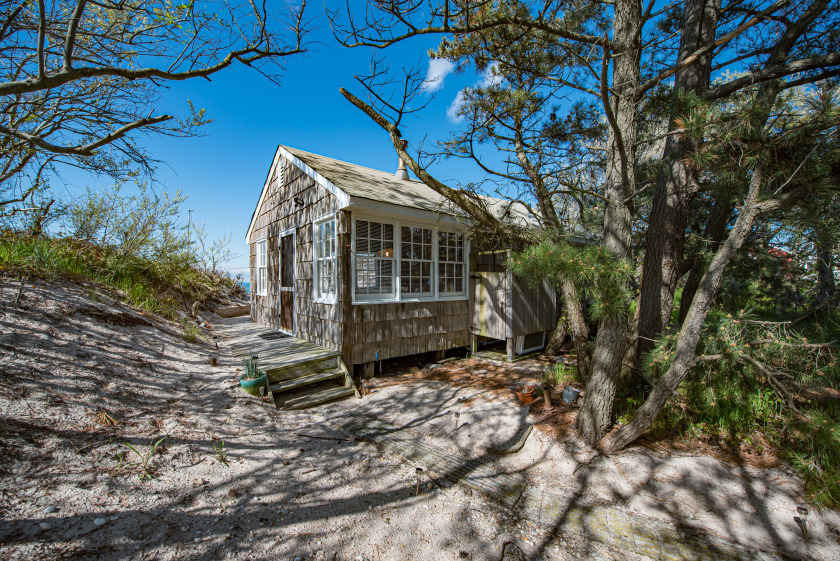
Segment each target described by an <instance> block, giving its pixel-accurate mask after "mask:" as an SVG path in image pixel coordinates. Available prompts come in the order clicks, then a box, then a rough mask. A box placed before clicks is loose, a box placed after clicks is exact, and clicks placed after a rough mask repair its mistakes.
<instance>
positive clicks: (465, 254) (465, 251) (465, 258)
mask: <svg viewBox="0 0 840 561" xmlns="http://www.w3.org/2000/svg"><path fill="white" fill-rule="evenodd" d="M441 234H459V235H460V236H461V237H462V241H463V246H462V248H461V251H462V255H461V261H448V260H447V261H441V260H440V235H441ZM434 247H435V266H436V267H437V269H436V270H435V275H434V279H435V282H436V283H437V285H436V286H435V291H436V292H437V294H438V295H439V296H440V297H443V298H446V297H463V296H464V295H466V293H467V268H468V267H469V243H468V240H467V235H466V234H465V233H463V232H457V231H454V230H438V231H437V232H435V240H434ZM442 264H443V265H447V264H451V265H463V266H464V267H463V269H462V271H463V274H462V275H461V287H462V288H461V290H454V291H442V290H440V266H441V265H442Z"/></svg>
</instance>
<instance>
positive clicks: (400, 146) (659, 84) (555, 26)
mask: <svg viewBox="0 0 840 561" xmlns="http://www.w3.org/2000/svg"><path fill="white" fill-rule="evenodd" d="M838 13H840V11H838V9H837V4H836V2H832V1H830V0H803V1H799V2H791V1H788V0H779V1H777V2H774V3H770V2H760V1H759V2H746V3H745V2H730V3H726V4H717V3H715V2H710V1H702V0H698V1H696V2H686V3H684V4H676V5H672V6H668V7H666V8H664V9H661V10H659V9H655V5H654V3H653V2H650V3H648V4H647V5H643V4H642V3H641V2H640V1H638V0H615V1H614V2H604V3H600V2H539V3H531V2H519V1H514V2H477V3H476V2H461V1H446V0H441V1H440V2H433V3H431V4H430V5H423V4H420V3H415V2H407V1H406V2H400V1H396V2H390V3H387V4H378V5H377V7H376V9H374V10H373V11H372V12H370V13H369V14H368V17H367V19H366V20H365V21H364V23H363V24H361V23H359V24H356V23H355V20H351V23H350V25H349V27H347V28H344V29H341V28H340V27H339V28H338V30H339V33H341V32H343V33H344V35H343V36H344V38H345V42H346V44H348V45H351V46H360V45H364V46H373V47H378V48H387V47H388V46H389V45H392V44H394V43H396V42H400V41H405V40H408V39H410V38H412V37H415V36H419V35H425V34H440V35H443V36H444V38H443V39H442V41H441V46H440V47H439V49H438V52H437V54H439V55H441V56H446V57H448V58H451V59H452V60H453V61H454V62H456V63H457V65H459V66H463V65H465V64H466V63H467V62H470V61H471V62H474V63H475V64H476V66H477V67H478V68H479V69H482V68H484V69H486V68H490V67H492V68H493V69H494V70H493V73H494V75H495V74H496V73H497V72H499V71H498V67H501V68H504V65H505V63H506V62H507V61H512V62H511V66H514V65H515V66H516V67H517V68H516V69H517V71H518V72H509V71H506V70H504V69H503V70H502V71H501V73H499V74H498V75H499V76H506V75H507V76H510V80H509V81H507V82H505V81H502V82H501V83H500V84H499V85H498V87H497V88H486V91H484V90H473V91H471V92H469V94H468V95H466V96H465V97H466V99H467V102H468V103H467V106H466V108H465V109H463V112H462V115H463V116H464V117H465V118H466V119H467V121H468V123H469V124H468V126H467V131H468V132H467V136H466V137H464V136H460V137H459V134H458V133H456V135H455V137H454V139H453V141H452V143H451V144H450V146H452V147H453V150H452V151H451V152H452V154H458V155H466V156H467V157H473V158H474V155H475V154H477V151H473V150H467V149H465V148H464V147H465V146H467V145H468V144H469V142H472V141H473V139H474V140H477V141H479V142H482V141H483V142H490V143H493V144H494V145H495V146H497V147H499V149H500V150H503V151H505V152H506V153H508V154H516V158H513V157H511V158H510V160H509V163H510V162H511V161H513V160H514V159H515V160H518V162H519V164H518V171H517V172H516V173H515V174H512V173H510V172H509V170H508V177H507V178H506V179H507V180H508V181H509V182H510V185H511V186H515V185H518V186H519V187H520V189H521V187H522V186H525V194H524V196H519V197H517V198H513V197H510V198H511V205H519V206H526V207H528V209H529V210H528V212H530V214H531V215H532V216H535V217H537V219H538V220H539V221H540V225H541V226H542V227H543V229H546V228H545V227H546V226H547V225H550V224H551V221H552V218H551V216H552V214H555V215H559V214H560V213H559V212H558V211H562V209H563V208H564V206H563V202H562V197H560V196H557V195H559V193H557V194H555V193H553V192H552V191H551V189H552V187H548V188H547V187H546V186H549V185H551V186H553V185H556V184H557V182H556V181H555V182H552V181H553V180H554V179H555V177H556V176H557V174H556V172H553V170H555V169H556V168H552V167H551V166H547V167H545V168H542V167H539V168H537V167H535V166H533V164H531V166H530V167H531V168H532V169H536V170H538V171H540V170H542V171H544V172H545V173H543V174H540V173H537V174H534V175H532V176H529V175H528V167H529V166H528V163H527V162H525V161H523V158H521V157H520V156H519V152H517V144H521V145H522V147H523V148H524V150H522V151H521V152H524V154H525V155H526V156H528V158H529V161H530V159H531V158H532V157H534V156H537V161H547V162H551V161H552V157H555V156H556V161H558V162H563V163H566V164H574V163H575V155H574V153H570V154H563V153H562V148H561V149H559V150H558V147H557V146H554V147H551V146H550V143H549V141H548V136H549V135H548V134H546V140H545V141H544V142H541V143H540V142H534V141H533V140H531V142H530V143H526V142H524V140H525V139H527V138H529V137H528V134H527V133H528V132H531V131H535V130H537V129H538V127H534V126H533V124H528V123H529V121H528V119H533V121H534V122H538V121H539V115H540V113H539V111H538V107H537V106H538V105H541V106H542V107H546V106H553V105H554V104H557V105H558V106H559V105H560V101H562V100H563V98H564V97H567V98H568V97H574V98H576V99H581V100H583V99H586V100H588V101H589V103H588V105H585V106H587V107H598V108H599V113H600V116H601V118H602V119H603V122H604V123H606V134H605V137H603V138H601V139H600V142H597V143H592V144H587V143H586V142H585V141H584V140H583V139H584V138H585V135H586V134H587V132H586V131H585V130H575V131H569V132H568V135H569V136H573V137H574V136H577V138H578V139H579V140H572V141H571V142H570V143H567V144H566V146H568V145H577V146H584V147H586V146H589V150H591V152H592V153H591V154H589V155H587V156H586V157H585V158H584V159H583V160H578V161H582V162H584V163H585V165H586V166H587V169H588V170H589V171H588V172H587V173H585V174H584V177H585V178H586V179H585V180H584V181H582V182H581V183H580V185H579V187H583V186H585V190H586V191H589V192H590V193H591V195H590V196H592V197H593V198H594V199H595V200H597V201H598V202H597V204H596V206H597V207H599V208H598V210H597V215H598V217H599V218H600V219H601V228H600V230H601V231H600V235H601V242H600V245H601V248H602V251H604V252H606V254H608V255H610V256H611V260H612V262H614V263H616V264H628V263H631V262H633V261H634V259H636V258H637V257H638V256H639V255H640V253H638V252H639V251H640V250H641V251H643V252H644V253H643V254H644V255H645V265H644V268H645V271H646V272H644V273H643V274H642V275H641V279H640V283H641V285H640V287H639V291H638V292H639V294H640V295H641V300H640V302H639V303H638V304H637V305H636V307H635V309H636V310H637V313H636V315H635V316H634V315H633V314H630V313H629V311H630V310H631V309H632V308H633V306H632V303H631V302H630V301H629V299H628V298H627V296H626V295H627V294H629V292H630V290H629V289H631V288H632V287H633V282H632V281H633V279H631V278H629V276H628V277H625V278H621V277H617V281H618V282H619V283H624V285H623V289H622V290H619V291H617V292H616V295H617V296H618V295H624V296H618V297H619V301H618V302H617V303H615V305H612V306H610V307H608V308H607V310H608V311H609V313H605V314H604V315H602V316H601V317H600V319H599V325H598V334H597V339H596V341H595V344H594V348H593V351H592V360H591V365H590V366H589V375H588V385H587V391H586V395H585V399H584V403H583V406H582V408H581V411H580V413H579V415H578V421H577V429H578V432H579V433H580V435H581V436H582V437H583V438H584V439H585V440H586V441H588V442H590V443H592V444H598V443H600V444H601V445H602V446H604V447H605V448H606V449H610V450H614V449H618V448H621V447H623V446H625V445H626V444H628V443H629V442H632V441H633V440H634V439H636V438H638V436H639V435H641V434H642V433H643V432H644V431H645V430H647V428H649V427H650V426H651V423H652V422H653V420H654V419H655V418H656V417H657V415H658V414H659V412H660V411H661V410H662V408H663V407H664V405H665V403H667V400H668V399H669V398H670V397H671V396H672V395H673V393H674V390H675V389H676V388H677V387H678V386H679V384H680V383H681V382H682V381H683V380H684V379H685V377H686V376H687V375H688V373H689V371H690V370H691V369H692V368H693V367H694V365H695V364H696V362H697V358H696V350H697V345H698V342H699V336H700V332H701V328H702V325H703V323H704V321H705V318H706V316H707V314H708V313H709V310H710V309H711V307H712V304H713V302H714V296H715V294H716V291H717V289H718V286H719V285H720V282H721V279H722V277H723V274H724V272H725V270H726V268H727V266H728V264H729V263H730V262H731V261H732V259H733V258H734V257H735V255H736V254H737V253H738V251H739V250H740V248H741V246H742V245H743V243H744V241H745V240H746V239H747V238H748V237H749V235H750V233H751V231H752V230H753V227H754V226H755V224H756V221H757V220H760V219H762V218H763V217H765V216H768V215H770V214H772V213H774V212H778V211H780V210H781V209H785V208H789V207H790V206H791V205H794V204H797V203H799V202H801V201H802V200H804V199H805V198H806V197H808V196H809V195H810V194H811V193H812V191H811V185H810V184H809V183H808V182H807V180H806V177H807V176H809V175H811V173H810V171H809V172H808V173H805V174H803V173H802V170H801V168H802V167H806V168H809V170H810V168H811V166H813V165H814V162H815V161H817V160H818V158H814V156H815V153H816V152H817V151H819V146H821V145H826V146H829V145H832V146H833V145H834V143H835V141H836V139H835V137H834V136H833V135H834V123H833V120H832V119H833V117H832V115H833V113H832V111H831V110H826V111H822V112H820V111H816V112H813V113H810V114H809V115H807V116H805V117H802V116H798V117H796V118H788V116H787V115H786V114H785V110H786V106H785V105H784V102H785V100H784V96H783V95H782V94H784V92H785V91H787V90H788V89H791V88H795V87H796V86H801V85H803V84H811V83H820V82H824V81H827V80H831V79H833V78H834V77H836V76H837V75H838V74H840V52H838V51H840V48H838V35H837V33H836V29H837V23H838V22H837V14H838ZM336 23H338V21H337V20H336ZM744 68H746V72H744V73H743V74H742V75H736V74H734V72H735V71H741V70H742V69H744ZM720 70H729V71H732V72H733V74H732V75H730V79H728V80H725V81H722V82H720V83H709V76H710V74H711V72H712V71H720ZM672 80H673V81H672ZM362 83H363V85H364V86H366V88H367V90H368V92H369V94H370V95H369V98H368V100H369V102H370V103H366V102H364V101H362V100H361V99H360V98H358V97H357V96H354V95H352V94H351V93H349V92H347V91H346V90H342V91H343V93H344V95H345V97H346V98H347V99H348V100H349V101H350V102H351V103H353V104H354V105H356V106H357V107H358V108H359V109H361V110H362V111H364V112H365V113H366V114H367V115H369V116H370V117H371V118H372V119H373V120H374V121H375V122H376V123H378V124H379V125H380V126H381V127H382V128H383V129H384V130H385V131H386V132H388V133H389V135H390V137H391V140H392V142H393V144H394V147H395V149H396V150H397V151H398V153H399V154H400V157H402V158H403V159H404V160H405V161H406V162H407V165H408V166H409V167H410V169H411V170H412V171H413V172H414V173H415V174H416V175H417V176H418V178H420V179H421V180H422V181H424V182H425V183H426V184H427V185H429V186H430V187H432V188H433V189H435V190H436V191H437V192H439V193H441V194H442V195H444V196H446V197H448V198H449V199H450V200H451V201H452V202H453V204H455V205H456V206H458V207H459V208H460V209H461V210H463V211H464V212H466V213H467V214H469V215H470V216H471V217H472V218H473V220H474V221H475V223H476V225H477V226H478V227H480V228H484V229H487V230H490V231H493V232H496V233H502V234H504V235H507V237H508V239H509V240H511V241H513V242H518V243H523V244H532V243H534V242H535V241H537V240H539V239H542V236H541V235H539V234H537V233H536V232H529V231H523V229H522V228H520V227H517V225H516V224H512V223H509V222H505V221H504V220H502V221H500V220H498V219H497V216H498V215H497V214H494V213H493V212H491V211H490V209H488V208H486V207H485V206H482V204H481V202H480V199H479V198H478V197H476V196H475V194H474V193H471V192H464V191H461V190H457V189H452V188H451V187H450V186H448V185H445V184H444V183H442V182H440V181H438V180H437V179H435V178H434V177H433V175H432V174H431V173H430V172H429V169H428V167H427V166H425V165H423V163H422V158H421V157H420V156H422V153H421V152H420V151H414V153H410V152H409V150H408V146H407V143H405V142H404V140H403V138H402V137H403V135H402V131H401V130H400V127H403V128H404V127H405V125H404V124H403V117H404V116H405V113H406V112H405V108H406V107H407V104H408V102H409V101H410V100H411V99H412V95H411V94H409V95H408V96H406V97H404V103H402V104H400V103H399V102H397V103H393V102H390V103H388V104H383V103H381V101H382V100H383V97H382V96H381V95H379V94H380V91H379V90H380V89H381V88H379V87H378V85H381V84H382V83H383V81H382V80H381V79H375V78H374V79H367V80H362ZM532 84H533V85H534V87H533V88H532V87H531V85H532ZM523 86H524V87H523ZM558 86H562V87H558ZM503 89H508V90H509V91H508V92H503V91H502V90H503ZM780 96H782V97H781V98H780ZM514 101H515V102H516V103H518V106H517V105H516V104H515V103H512V102H514ZM565 105H566V107H569V105H570V104H565ZM508 107H513V108H515V109H516V111H513V112H511V113H509V114H507V113H501V114H500V113H499V110H500V109H506V108H508ZM517 115H519V116H521V117H524V118H522V119H521V122H522V126H520V127H518V128H519V129H520V130H521V133H520V134H519V136H517V126H514V127H513V128H511V127H510V126H509V124H508V123H514V125H515V124H516V118H517ZM498 116H501V117H503V119H501V120H500V119H498V118H497V117H498ZM504 119H507V121H505V120H504ZM562 120H566V121H568V122H573V121H574V120H573V119H572V117H571V115H568V116H567V117H564V118H563V119H561V121H562ZM484 121H486V122H488V123H491V124H492V126H486V125H485V124H484ZM780 123H784V126H785V127H789V128H782V129H779V125H780ZM526 124H528V126H526ZM543 128H544V130H547V128H548V127H543ZM473 130H475V131H479V132H480V134H475V135H470V131H473ZM510 131H512V132H510ZM526 131H527V132H526ZM805 132H807V134H804V133H805ZM482 134H483V136H482ZM531 138H532V139H533V138H535V137H531ZM465 139H466V141H467V142H466V143H465V141H464V140H465ZM491 139H492V140H491ZM526 144H528V146H527V147H526ZM543 152H548V154H550V155H549V156H548V157H544V158H543V160H540V159H539V156H538V155H539V154H542V153H543ZM780 154H784V157H783V158H780V157H779V155H780ZM414 156H417V158H415V157H414ZM503 159H504V158H503ZM523 164H524V165H523ZM500 177H501V176H500ZM593 183H594V184H593ZM650 187H653V196H652V197H651V196H650V195H649V194H648V193H647V191H649V188H650ZM520 189H516V188H514V189H513V190H512V191H511V193H517V194H518V193H521V190H520ZM578 192H580V191H578ZM509 196H510V195H509ZM698 196H703V197H711V198H712V200H713V203H712V207H713V210H712V211H711V212H709V213H707V215H706V216H707V217H708V218H709V220H708V221H707V224H706V227H707V228H708V229H709V230H710V235H711V236H712V238H713V239H712V240H711V241H712V244H711V245H710V249H711V250H712V251H713V253H712V255H711V256H710V257H709V259H707V260H693V261H692V262H691V265H692V266H693V265H697V269H696V273H695V277H696V282H695V284H696V288H695V289H693V290H692V292H693V296H692V297H691V298H690V299H689V300H690V302H685V305H686V306H687V308H686V313H685V316H684V321H683V328H682V330H681V331H680V332H679V334H678V336H677V338H676V339H675V341H676V346H675V349H674V359H673V361H672V362H671V363H670V366H669V368H668V371H667V372H666V373H665V374H664V375H663V376H662V377H661V378H659V379H658V380H657V382H656V384H655V386H654V388H653V389H652V390H651V392H650V393H649V394H648V395H647V397H646V399H645V403H644V404H643V405H642V406H641V407H640V408H639V410H638V413H637V415H636V416H635V417H634V418H633V419H632V420H631V421H630V422H628V423H627V424H625V425H624V426H622V427H621V428H620V429H619V430H618V431H617V432H614V433H612V434H611V435H609V437H608V438H607V439H606V440H603V441H602V438H603V437H604V436H605V435H606V433H607V432H608V430H609V429H610V428H611V426H612V422H613V413H614V411H613V406H614V400H615V396H616V392H617V390H618V388H619V386H620V385H621V384H622V380H623V379H624V378H623V370H624V369H628V368H633V367H636V366H637V363H638V362H639V358H640V356H642V355H639V354H638V353H636V354H635V355H634V354H633V352H630V351H632V350H634V349H636V343H637V342H638V341H639V340H640V339H641V338H642V337H646V338H650V339H658V337H659V335H660V334H661V333H662V332H663V330H664V329H666V328H667V325H666V322H667V321H668V320H669V319H670V317H671V310H672V308H673V306H674V299H675V294H676V285H677V283H678V282H679V280H680V279H681V278H683V277H684V275H685V274H686V273H688V272H689V270H690V269H691V268H692V267H689V266H688V263H687V262H686V261H685V259H684V257H683V253H684V246H685V236H686V232H687V231H688V225H689V224H692V223H693V222H695V219H696V215H694V216H692V213H693V209H694V207H693V206H692V204H693V201H694V200H695V199H696V198H697V197H698ZM714 207H717V210H715V209H714ZM712 217H715V220H712V219H711V218H712ZM721 224H722V225H723V226H722V228H721V227H719V226H720V225H721ZM728 224H731V227H728V226H727V225H728ZM701 229H702V228H701ZM566 231H567V229H564V228H555V229H554V230H553V231H549V232H548V236H549V237H551V236H553V235H556V234H558V233H562V232H566ZM642 238H643V239H644V240H645V243H644V245H637V242H638V240H640V239H642ZM551 241H552V242H553V243H559V242H561V241H562V238H555V239H552V240H551ZM704 265H705V266H704ZM665 269H667V270H665ZM650 271H653V272H654V273H655V274H654V273H651V272H650ZM663 271H664V274H663ZM606 277H612V276H611V275H609V274H607V275H606ZM572 284H574V283H572ZM648 335H653V336H650V337H648ZM628 353H629V354H630V355H631V356H629V357H628V356H627V355H628ZM622 365H624V368H622Z"/></svg>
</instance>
